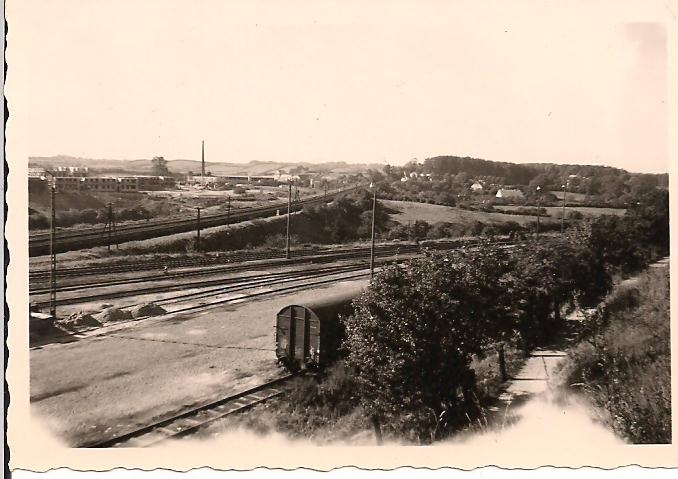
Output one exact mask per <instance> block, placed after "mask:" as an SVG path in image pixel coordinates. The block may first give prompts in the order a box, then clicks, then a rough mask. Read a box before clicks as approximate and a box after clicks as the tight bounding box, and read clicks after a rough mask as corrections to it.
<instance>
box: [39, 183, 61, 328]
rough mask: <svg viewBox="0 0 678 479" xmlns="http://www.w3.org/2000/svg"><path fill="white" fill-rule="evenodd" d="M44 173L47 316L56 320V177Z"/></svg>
mask: <svg viewBox="0 0 678 479" xmlns="http://www.w3.org/2000/svg"><path fill="white" fill-rule="evenodd" d="M45 173H47V174H48V175H49V176H51V177H52V181H51V185H50V196H49V198H50V201H49V206H50V210H51V211H50V219H49V256H50V261H49V314H50V315H51V316H52V319H56V288H57V280H56V272H57V257H56V177H55V176H54V174H53V173H52V172H51V171H49V170H45ZM40 178H41V179H43V180H47V177H45V176H41V177H40Z"/></svg>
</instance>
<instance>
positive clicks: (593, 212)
mask: <svg viewBox="0 0 678 479" xmlns="http://www.w3.org/2000/svg"><path fill="white" fill-rule="evenodd" d="M494 208H495V209H498V210H504V211H517V210H518V209H519V208H520V206H508V205H494ZM543 208H544V209H545V210H546V212H547V213H548V214H549V215H551V216H558V217H560V214H561V212H562V211H563V208H562V207H561V206H544V207H543ZM566 210H567V211H578V212H580V213H581V214H582V215H584V217H588V218H596V217H598V216H602V215H615V216H622V215H623V214H624V213H626V210H625V209H621V208H594V207H590V206H574V207H572V206H567V207H566ZM535 218H536V217H535Z"/></svg>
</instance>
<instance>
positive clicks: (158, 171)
mask: <svg viewBox="0 0 678 479" xmlns="http://www.w3.org/2000/svg"><path fill="white" fill-rule="evenodd" d="M151 173H152V174H153V175H157V176H167V175H169V168H167V160H166V159H165V158H164V157H162V156H156V157H154V158H153V159H152V160H151Z"/></svg>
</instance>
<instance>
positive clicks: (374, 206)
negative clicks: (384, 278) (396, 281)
mask: <svg viewBox="0 0 678 479" xmlns="http://www.w3.org/2000/svg"><path fill="white" fill-rule="evenodd" d="M370 188H374V191H373V196H372V246H371V248H370V279H372V277H373V276H374V225H375V219H376V212H377V185H375V184H374V183H371V184H370Z"/></svg>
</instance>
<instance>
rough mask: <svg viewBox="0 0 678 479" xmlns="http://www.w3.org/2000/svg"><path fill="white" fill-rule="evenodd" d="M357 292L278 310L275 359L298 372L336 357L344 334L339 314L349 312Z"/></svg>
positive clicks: (357, 290)
mask: <svg viewBox="0 0 678 479" xmlns="http://www.w3.org/2000/svg"><path fill="white" fill-rule="evenodd" d="M359 293H360V290H359V289H353V290H351V291H347V292H342V293H340V294H335V295H333V296H331V297H327V298H325V299H323V300H319V301H313V302H309V303H306V304H292V305H289V306H285V307H284V308H283V309H281V310H280V312H279V313H278V315H277V318H276V329H275V343H276V356H277V357H278V361H279V362H280V363H282V364H283V365H285V366H286V367H287V368H289V369H290V370H293V371H298V370H300V369H317V368H320V367H323V366H326V365H327V364H330V363H331V362H332V361H334V360H335V359H337V356H338V354H339V348H340V346H341V340H342V338H343V336H344V330H343V326H342V324H341V322H340V319H339V316H340V315H342V316H348V315H349V314H351V312H352V307H351V302H352V300H353V299H354V298H355V297H356V296H358V294H359Z"/></svg>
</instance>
